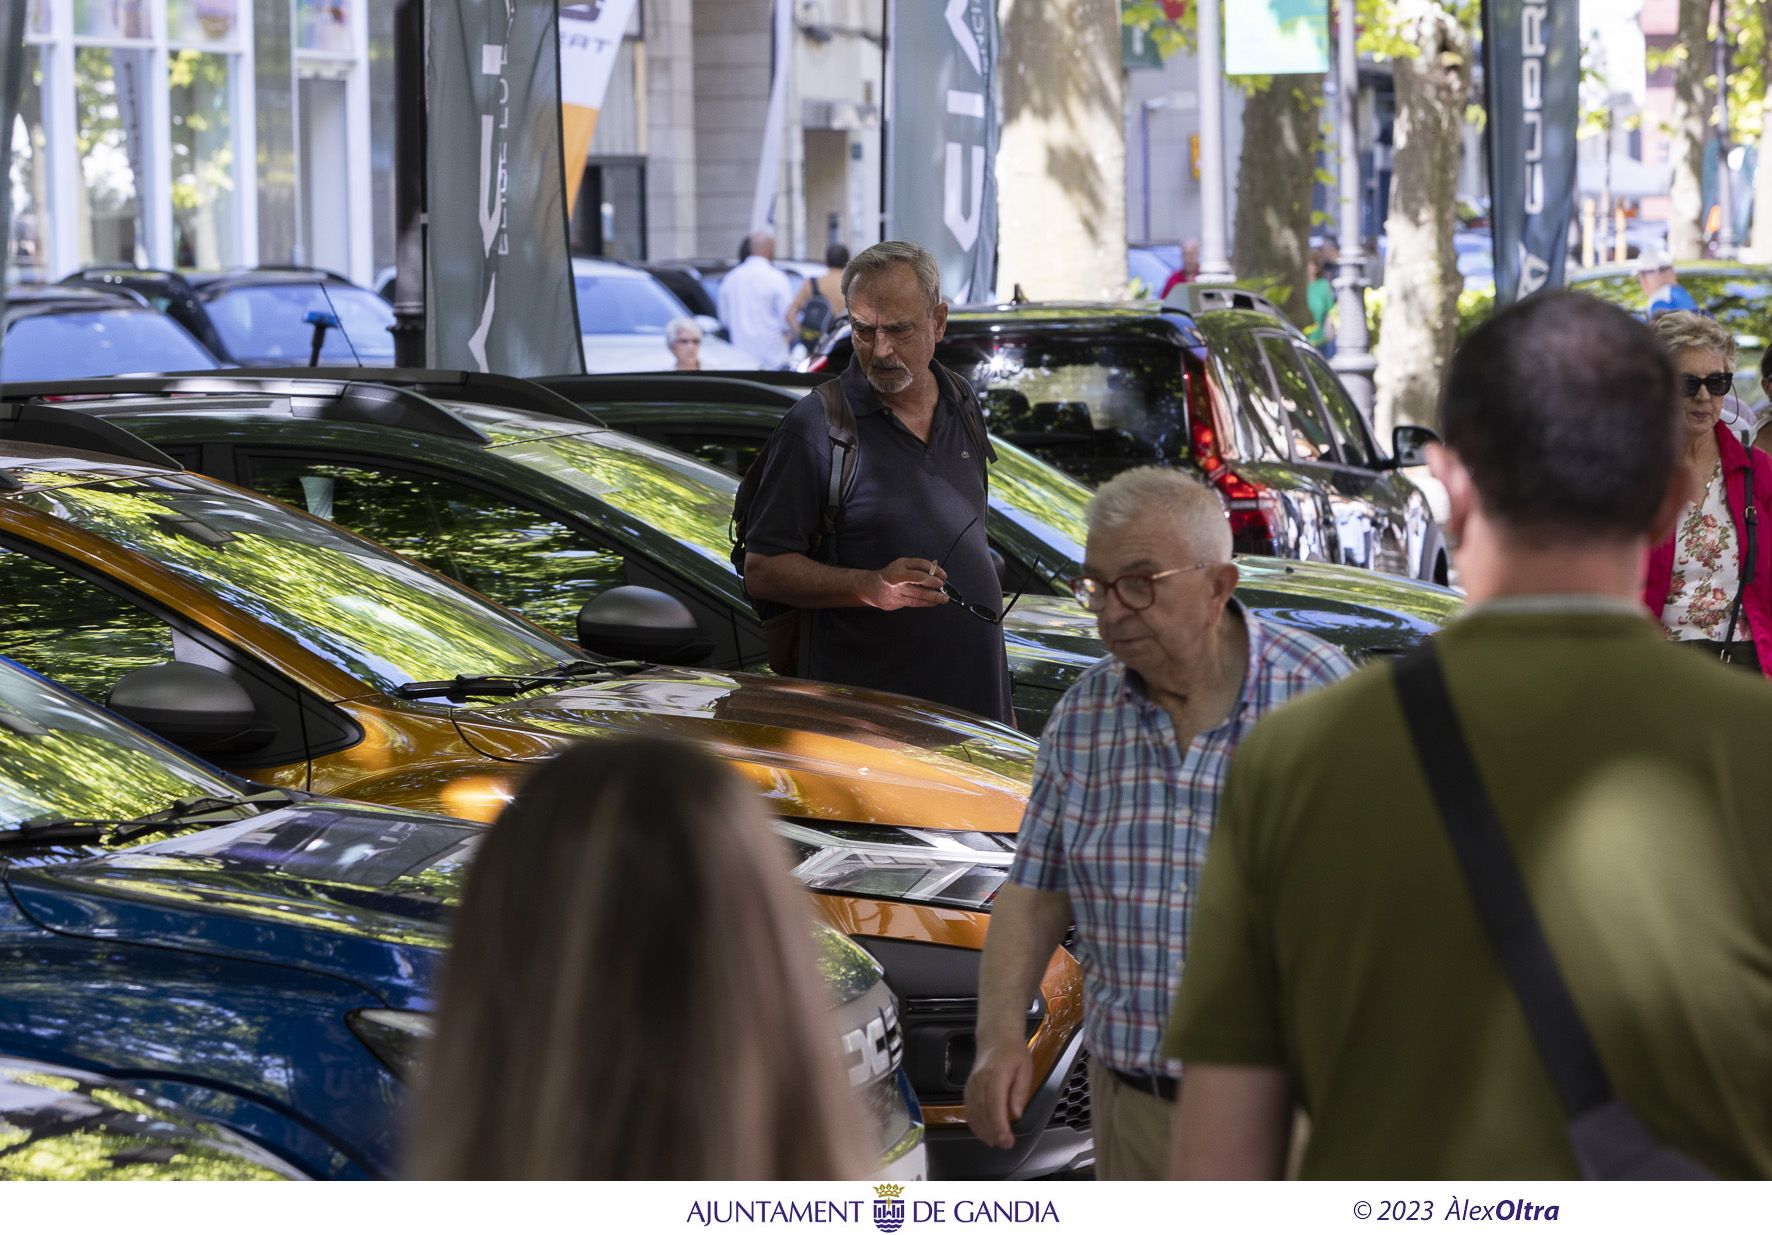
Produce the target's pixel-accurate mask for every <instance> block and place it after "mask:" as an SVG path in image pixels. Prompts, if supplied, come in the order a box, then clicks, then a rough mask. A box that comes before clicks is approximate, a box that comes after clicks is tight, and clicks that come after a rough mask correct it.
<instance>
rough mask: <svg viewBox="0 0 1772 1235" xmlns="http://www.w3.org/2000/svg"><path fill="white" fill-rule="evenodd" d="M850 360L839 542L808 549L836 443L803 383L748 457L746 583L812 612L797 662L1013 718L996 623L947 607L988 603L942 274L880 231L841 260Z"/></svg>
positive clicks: (980, 516) (817, 675) (995, 592)
mask: <svg viewBox="0 0 1772 1235" xmlns="http://www.w3.org/2000/svg"><path fill="white" fill-rule="evenodd" d="M842 290H843V295H844V296H845V297H846V298H847V300H848V304H849V321H850V329H851V331H852V332H853V334H854V339H855V358H854V360H852V361H851V362H850V365H849V368H848V369H847V370H845V371H844V373H843V376H842V379H841V380H842V383H843V387H842V389H843V397H844V398H845V399H846V400H847V401H848V404H849V410H850V411H851V413H853V415H854V417H855V427H856V438H857V448H856V468H855V475H854V478H853V480H852V481H851V482H850V485H849V488H848V490H847V491H846V492H845V494H844V496H843V501H842V506H841V509H840V511H839V513H838V515H837V520H836V525H837V534H836V537H835V543H834V544H833V545H830V546H827V547H825V549H824V550H823V551H822V552H821V554H820V556H821V557H822V558H823V560H822V561H815V560H814V559H813V557H812V556H811V555H812V553H813V550H814V547H815V546H816V544H817V541H818V533H819V527H820V524H821V521H822V517H823V512H824V505H825V497H826V493H827V492H828V488H829V483H830V470H831V443H830V431H829V428H828V426H827V421H826V417H825V410H824V406H823V402H822V400H821V399H820V398H819V396H818V395H817V394H816V393H814V394H811V395H808V396H807V397H806V398H804V399H802V400H801V401H800V402H799V403H798V404H797V405H795V407H794V409H793V410H792V411H791V412H789V413H788V415H787V418H786V419H785V420H784V421H783V422H782V425H781V428H780V429H779V430H778V431H777V432H776V433H775V435H774V436H773V437H772V438H771V439H770V443H769V446H768V448H767V450H766V451H765V452H764V454H763V458H762V460H761V461H760V463H759V464H758V466H760V467H761V468H762V469H763V470H762V472H761V474H760V476H759V483H758V487H757V497H756V501H755V504H754V505H753V506H752V507H751V511H750V518H749V520H748V522H747V524H746V527H745V542H746V548H747V550H748V551H747V553H746V554H745V572H744V573H745V587H746V589H747V590H748V591H749V592H750V594H751V596H752V597H753V598H754V599H757V600H767V601H775V602H776V603H778V604H784V605H792V606H793V607H795V608H797V609H805V610H809V611H811V614H812V620H811V621H810V622H809V623H808V624H807V631H806V635H805V638H806V647H805V649H804V659H803V662H802V663H803V664H804V666H805V670H806V676H807V677H809V678H814V679H817V680H819V681H824V682H837V683H842V684H844V685H849V686H867V687H872V688H874V689H877V690H891V691H897V692H899V693H901V694H906V695H915V696H917V697H919V698H922V699H929V700H933V701H935V702H937V703H946V704H951V705H953V706H955V707H960V708H965V709H967V710H968V711H972V712H977V713H979V714H981V715H984V716H989V717H991V718H993V719H995V720H1000V721H1003V722H1005V723H1012V722H1013V720H1014V713H1013V712H1012V710H1011V708H1010V703H1009V665H1008V661H1007V658H1006V657H1005V655H1004V651H1003V628H1002V627H1001V626H1000V625H997V624H995V623H992V622H989V621H986V620H984V619H983V618H982V617H980V616H979V615H977V614H975V613H972V612H969V611H968V609H967V607H966V606H963V605H959V604H951V603H949V599H948V595H947V594H945V593H944V592H943V591H942V585H943V584H946V585H948V587H949V590H950V591H951V592H952V593H955V594H957V595H958V596H959V597H960V598H961V599H962V600H964V601H965V602H967V605H976V606H982V607H984V608H985V609H987V610H989V611H990V612H993V613H994V612H998V611H999V609H1000V606H1001V604H1002V588H1001V586H1000V585H999V583H998V581H997V572H996V568H995V566H994V565H993V564H992V562H991V556H990V544H989V542H988V540H987V539H986V535H985V485H986V472H985V463H986V461H985V459H984V458H983V457H982V455H981V453H980V450H979V442H981V441H982V440H983V435H982V433H981V432H979V431H977V427H976V426H972V427H969V426H968V425H967V424H966V422H965V421H964V419H963V417H966V416H972V415H976V414H977V412H976V409H975V408H968V407H966V406H964V405H963V404H962V403H961V402H960V392H959V391H956V390H954V389H951V388H950V385H949V379H948V378H947V377H946V376H945V375H943V374H941V373H940V372H938V371H937V370H936V369H935V368H934V367H933V362H934V358H935V345H936V342H937V341H938V340H939V339H940V338H941V336H942V331H943V330H944V329H945V327H946V325H947V315H948V312H947V306H946V305H945V304H943V303H942V301H941V273H940V270H939V268H938V267H937V266H936V264H935V259H934V258H932V257H931V256H930V255H929V254H928V253H926V252H925V251H924V250H922V249H921V248H919V247H918V246H916V245H914V244H908V243H905V242H903V241H887V242H885V243H883V244H877V245H875V246H874V247H873V248H871V249H867V250H865V251H864V252H861V253H858V254H857V255H856V256H855V257H854V258H852V259H851V260H850V262H849V264H848V266H846V267H845V268H844V270H843V281H842Z"/></svg>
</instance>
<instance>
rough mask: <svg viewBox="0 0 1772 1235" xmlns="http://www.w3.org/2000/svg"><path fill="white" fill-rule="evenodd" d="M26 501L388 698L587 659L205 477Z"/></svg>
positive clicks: (111, 485) (399, 563) (396, 563)
mask: <svg viewBox="0 0 1772 1235" xmlns="http://www.w3.org/2000/svg"><path fill="white" fill-rule="evenodd" d="M15 500H16V501H18V502H19V503H21V504H23V505H25V506H28V507H31V508H32V509H35V510H38V511H41V512H43V513H45V514H48V515H50V516H52V517H54V518H57V519H59V520H62V521H64V522H66V523H69V524H71V525H73V526H75V527H78V528H81V529H83V530H85V531H87V532H90V533H92V534H94V535H96V536H99V537H101V538H103V539H105V540H108V541H110V542H112V543H113V544H115V545H117V546H119V547H121V548H123V549H125V550H128V551H130V552H134V553H140V554H141V555H143V556H144V557H146V558H149V559H150V560H152V561H154V562H155V563H157V564H158V565H160V566H161V567H163V568H164V569H166V570H168V571H171V572H172V573H173V574H174V575H177V576H178V577H179V578H181V579H182V580H184V581H185V582H187V583H189V584H191V585H192V586H194V587H197V588H200V589H202V590H203V591H205V592H207V593H209V594H210V595H212V596H214V597H215V598H216V599H218V600H220V601H222V602H223V603H224V604H226V605H229V606H232V607H233V608H235V609H238V610H240V611H242V612H244V613H246V614H249V615H251V616H252V617H254V618H256V619H257V620H258V621H260V622H263V623H264V624H265V625H267V626H269V627H271V628H272V629H273V630H278V631H281V632H282V633H283V634H285V635H287V636H288V637H289V638H291V639H293V640H294V641H296V642H297V643H299V644H301V645H302V646H303V647H306V648H307V649H308V650H309V651H311V652H313V653H314V654H315V655H317V656H320V657H322V658H323V659H326V660H328V661H330V662H332V663H333V664H335V665H337V666H339V667H340V668H341V669H344V670H345V671H347V672H349V673H352V674H355V675H356V676H357V677H359V678H360V679H362V680H363V681H365V682H367V683H370V684H371V685H373V686H374V687H376V688H377V689H379V690H393V689H394V688H396V687H398V686H402V685H405V684H406V683H408V682H413V681H433V680H436V679H439V678H451V677H454V676H455V675H456V674H501V673H504V674H510V673H529V672H533V671H535V670H537V669H540V668H545V667H548V666H551V665H554V664H557V663H559V662H560V661H562V660H566V659H571V658H574V657H576V656H578V655H580V653H579V651H578V649H576V648H574V647H573V646H572V645H571V644H569V643H566V642H564V641H562V640H560V639H556V638H554V637H553V636H551V635H547V634H544V633H542V632H541V631H539V630H535V629H532V628H530V627H528V626H525V625H524V624H523V623H521V622H519V621H518V620H517V619H516V618H514V617H511V616H509V615H508V614H506V613H504V612H502V611H501V610H499V609H497V608H495V607H493V606H492V605H491V604H489V603H488V602H487V601H486V600H484V599H483V598H481V597H479V596H477V595H475V594H474V593H472V592H468V591H464V590H463V589H461V588H460V587H459V586H458V585H456V584H454V583H451V582H449V581H447V580H444V579H439V578H438V577H436V576H435V575H432V574H429V573H428V572H426V571H423V570H420V569H419V568H418V567H416V566H414V565H413V564H412V563H411V562H408V561H407V560H406V559H405V558H403V557H400V556H398V555H397V554H394V553H391V552H389V551H388V550H386V549H383V548H382V547H381V546H379V545H374V544H369V543H367V542H364V541H360V540H357V539H356V538H354V537H351V536H349V535H347V534H345V533H344V532H343V531H341V530H339V529H338V528H335V527H332V526H331V525H329V524H326V523H321V522H318V521H316V520H314V519H311V518H308V517H306V516H304V515H299V514H297V513H295V512H294V511H292V510H286V509H284V508H283V507H281V506H278V505H276V504H275V503H273V502H266V501H263V500H261V499H259V498H255V497H251V496H248V495H246V494H241V493H237V492H235V491H234V490H231V489H227V488H224V487H222V486H221V485H218V484H216V483H215V482H214V481H211V480H208V479H206V478H204V477H201V476H193V475H190V474H187V473H178V474H165V475H153V476H143V477H139V478H132V479H128V480H111V481H105V482H103V483H100V484H88V485H70V486H67V487H64V488H60V489H53V490H39V491H36V492H32V493H27V494H23V495H21V496H19V497H18V498H16V499H15Z"/></svg>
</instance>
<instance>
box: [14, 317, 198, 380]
mask: <svg viewBox="0 0 1772 1235" xmlns="http://www.w3.org/2000/svg"><path fill="white" fill-rule="evenodd" d="M215 367H216V363H215V357H213V356H211V355H210V354H209V353H208V352H206V351H204V350H203V347H202V345H201V344H199V343H198V342H197V340H195V339H193V338H192V337H191V336H190V333H189V332H188V331H186V330H185V328H184V327H183V326H180V325H179V324H178V323H177V322H175V321H173V320H172V319H171V318H168V317H164V316H162V315H161V314H159V313H156V312H154V311H153V310H152V309H144V308H140V307H135V308H117V309H92V310H86V309H82V310H80V311H78V312H73V313H33V314H29V315H27V316H25V317H19V318H14V319H13V322H12V324H11V325H9V326H8V327H7V328H6V342H5V345H4V346H3V347H0V381H8V382H46V381H56V380H58V379H62V378H76V377H106V376H109V375H110V374H113V373H161V372H172V371H176V370H180V369H213V368H215Z"/></svg>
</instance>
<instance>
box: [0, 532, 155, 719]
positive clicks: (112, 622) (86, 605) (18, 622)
mask: <svg viewBox="0 0 1772 1235" xmlns="http://www.w3.org/2000/svg"><path fill="white" fill-rule="evenodd" d="M0 654H4V655H6V656H10V657H12V658H13V659H14V660H16V661H18V662H19V663H20V664H21V665H28V666H30V667H31V668H32V669H35V670H36V671H37V672H38V673H41V674H43V675H45V676H46V677H52V678H54V679H56V680H57V681H58V682H60V683H61V684H62V685H64V686H66V687H68V688H69V689H70V690H77V691H79V692H80V693H81V694H83V695H85V696H86V697H87V698H88V699H91V700H92V701H93V702H95V703H103V702H104V701H105V696H106V695H107V694H108V693H109V692H110V689H111V687H112V686H113V685H115V683H116V681H117V679H118V678H120V677H122V676H123V675H124V674H125V673H128V672H130V671H131V670H135V669H143V668H146V667H147V666H149V665H160V664H165V663H166V662H167V661H170V660H173V659H175V658H176V654H175V650H174V646H173V640H172V628H171V627H170V626H168V625H167V624H166V623H165V622H163V621H161V620H160V619H159V618H157V617H154V616H153V615H152V614H149V613H145V612H143V611H142V610H141V609H139V608H137V607H136V606H135V605H132V604H130V603H129V602H128V601H125V600H123V599H122V598H120V597H118V596H115V595H113V594H112V593H110V592H107V591H105V590H104V589H103V588H100V587H99V586H98V585H96V584H94V583H91V582H89V581H88V580H86V579H82V578H80V577H79V576H78V575H73V574H70V573H69V572H68V571H67V570H66V568H64V567H62V566H60V565H57V564H55V563H53V562H47V561H42V560H39V559H37V558H34V557H27V556H26V555H25V554H23V553H20V552H18V551H17V550H15V549H4V548H0Z"/></svg>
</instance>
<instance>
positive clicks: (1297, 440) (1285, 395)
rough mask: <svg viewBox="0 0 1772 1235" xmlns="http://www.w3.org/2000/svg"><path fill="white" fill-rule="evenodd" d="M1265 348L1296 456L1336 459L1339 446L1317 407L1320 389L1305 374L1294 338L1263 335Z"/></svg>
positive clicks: (1293, 455)
mask: <svg viewBox="0 0 1772 1235" xmlns="http://www.w3.org/2000/svg"><path fill="white" fill-rule="evenodd" d="M1261 350H1262V353H1263V354H1264V355H1265V356H1266V357H1267V360H1268V371H1269V372H1271V373H1272V374H1273V377H1274V385H1275V388H1276V389H1277V390H1278V391H1279V395H1280V406H1281V407H1282V408H1284V409H1285V412H1286V421H1287V423H1288V425H1290V427H1291V432H1290V434H1289V436H1290V438H1291V442H1292V457H1293V458H1294V459H1297V460H1300V461H1302V462H1306V463H1309V462H1314V461H1316V460H1318V459H1321V460H1323V461H1324V462H1333V461H1334V459H1335V448H1334V447H1333V446H1331V445H1330V442H1329V429H1328V426H1326V425H1325V424H1324V423H1323V413H1322V410H1321V409H1320V408H1318V407H1317V392H1316V391H1315V390H1314V389H1313V388H1312V387H1311V381H1310V378H1309V377H1307V376H1305V372H1304V366H1302V365H1301V364H1299V363H1298V353H1297V352H1295V351H1294V350H1293V348H1292V340H1290V339H1288V338H1287V337H1286V336H1285V335H1278V334H1270V335H1263V336H1262V337H1261Z"/></svg>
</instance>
